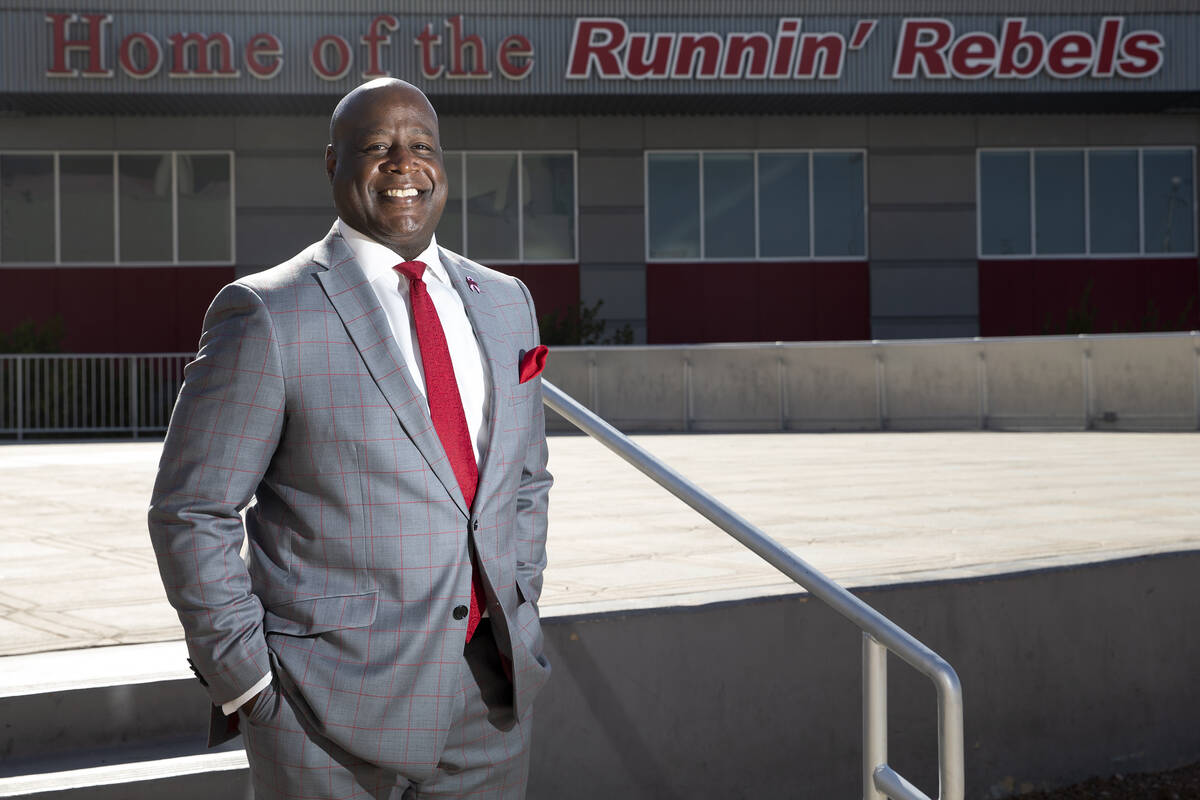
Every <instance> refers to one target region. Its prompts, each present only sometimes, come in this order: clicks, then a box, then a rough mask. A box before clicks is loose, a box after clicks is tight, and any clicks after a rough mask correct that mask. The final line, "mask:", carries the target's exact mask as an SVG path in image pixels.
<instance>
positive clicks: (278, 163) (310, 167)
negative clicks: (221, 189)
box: [237, 153, 332, 239]
mask: <svg viewBox="0 0 1200 800" xmlns="http://www.w3.org/2000/svg"><path fill="white" fill-rule="evenodd" d="M237 176H238V194H237V203H238V209H239V210H244V209H247V208H261V209H291V208H302V209H308V210H311V209H313V208H325V207H329V208H331V209H332V200H331V199H330V197H331V195H330V190H329V178H328V177H327V176H326V175H325V162H324V161H323V160H322V159H321V158H320V154H319V153H313V154H312V155H310V156H271V155H253V156H242V157H241V158H239V159H238V162H237ZM268 213H269V212H268ZM312 233H313V238H314V239H315V238H317V235H318V234H319V233H320V229H319V228H318V229H315V230H313V232H312Z"/></svg>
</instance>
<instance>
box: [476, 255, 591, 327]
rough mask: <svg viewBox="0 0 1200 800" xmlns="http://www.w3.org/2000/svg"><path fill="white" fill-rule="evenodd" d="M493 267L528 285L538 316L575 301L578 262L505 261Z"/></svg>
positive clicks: (555, 310) (577, 297)
mask: <svg viewBox="0 0 1200 800" xmlns="http://www.w3.org/2000/svg"><path fill="white" fill-rule="evenodd" d="M493 269H496V270H499V271H500V272H503V273H505V274H507V275H512V276H513V277H514V278H517V279H519V280H520V281H521V282H522V283H524V284H525V285H526V286H528V287H529V293H530V294H531V295H533V303H534V305H535V306H536V307H537V313H538V316H539V317H540V316H545V315H546V314H549V313H551V312H554V313H560V312H563V311H565V310H566V309H567V308H569V307H571V306H573V305H575V304H577V303H578V302H579V265H578V264H505V265H503V266H499V267H494V268H493Z"/></svg>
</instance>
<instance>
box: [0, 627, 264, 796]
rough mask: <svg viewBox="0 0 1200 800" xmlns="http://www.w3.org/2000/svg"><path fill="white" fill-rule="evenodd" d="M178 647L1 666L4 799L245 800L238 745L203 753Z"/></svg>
mask: <svg viewBox="0 0 1200 800" xmlns="http://www.w3.org/2000/svg"><path fill="white" fill-rule="evenodd" d="M186 655H187V652H186V649H185V648H184V645H183V643H182V642H162V643H155V644H142V645H126V646H118V647H102V648H91V649H87V650H71V651H58V652H50V653H37V654H31V655H18V656H6V657H4V658H0V726H2V727H0V797H19V798H30V799H32V798H46V799H47V800H50V798H53V800H75V799H76V798H88V800H110V799H111V800H117V799H118V798H120V800H129V799H130V798H163V797H169V798H171V800H193V798H194V799H195V800H201V799H202V798H204V799H207V798H212V797H220V798H247V800H248V799H249V798H250V797H251V796H252V793H251V791H250V788H249V779H248V771H247V768H246V755H245V752H244V751H243V750H242V749H241V740H240V739H235V740H233V741H231V742H228V743H227V744H226V746H224V747H222V748H218V749H214V750H208V749H207V748H206V747H205V741H204V734H205V726H206V721H207V719H208V713H209V712H208V697H207V695H206V694H205V693H204V691H203V690H202V689H201V688H200V686H199V684H198V683H197V682H196V680H195V678H193V677H192V675H191V673H190V672H189V671H188V669H187V665H186V662H185V660H184V659H185V657H186Z"/></svg>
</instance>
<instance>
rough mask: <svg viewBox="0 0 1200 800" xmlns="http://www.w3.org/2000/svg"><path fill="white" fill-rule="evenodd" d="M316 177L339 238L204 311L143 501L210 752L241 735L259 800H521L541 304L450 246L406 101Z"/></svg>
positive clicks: (385, 109) (544, 478) (368, 93)
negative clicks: (331, 206)
mask: <svg viewBox="0 0 1200 800" xmlns="http://www.w3.org/2000/svg"><path fill="white" fill-rule="evenodd" d="M325 169H326V172H327V173H328V175H329V179H330V182H331V185H332V188H333V198H334V203H335V205H336V206H337V210H338V216H339V218H338V220H337V222H336V223H335V224H334V226H333V229H332V230H331V231H330V232H329V234H328V235H327V236H326V237H325V238H324V239H323V240H322V241H320V242H318V243H316V244H314V245H312V246H311V247H309V248H308V249H307V250H305V251H304V252H302V253H300V254H299V255H297V256H296V257H295V258H293V259H291V260H290V261H287V262H285V263H283V264H280V265H279V266H277V267H274V268H272V269H269V270H266V271H265V272H260V273H258V274H256V275H251V276H248V277H245V278H242V279H240V280H238V281H235V282H234V283H232V284H230V285H229V286H226V287H225V288H224V289H222V290H221V292H220V293H219V294H218V295H217V297H216V299H215V300H214V301H213V303H212V306H211V307H210V308H209V310H208V313H207V315H206V317H205V321H204V333H203V336H202V337H201V341H200V352H199V355H198V356H197V358H196V360H195V361H193V362H192V363H191V364H190V365H189V366H188V368H187V372H186V380H185V382H184V386H183V388H182V390H181V392H180V396H179V400H178V403H177V405H176V407H175V411H174V413H173V414H172V417H171V425H170V428H169V430H168V432H167V438H166V442H165V444H164V447H163V455H162V460H161V462H160V464H159V472H158V479H157V481H156V483H155V487H154V497H153V500H152V502H151V508H150V515H149V520H150V533H151V538H152V540H153V543H154V548H155V552H156V554H157V556H158V562H159V568H160V571H161V573H162V577H163V583H164V586H165V587H166V591H167V596H168V597H169V599H170V600H171V602H172V604H173V605H174V606H175V608H176V609H177V610H178V612H179V617H180V620H181V621H182V623H183V627H184V631H185V633H186V636H187V644H188V650H189V653H190V656H191V658H190V659H189V660H190V661H191V663H192V666H193V670H194V671H195V672H196V674H197V676H198V677H199V678H200V680H201V682H202V683H203V684H204V685H205V686H206V687H207V689H208V692H209V694H210V696H211V698H212V701H213V703H214V710H213V726H212V730H211V731H210V744H211V743H216V742H218V741H221V740H223V738H228V737H229V736H231V735H233V733H232V732H230V728H235V725H236V724H237V723H240V729H241V732H242V734H243V736H244V738H245V740H246V751H247V756H248V758H249V760H250V771H251V775H252V778H253V782H254V787H255V793H256V796H257V797H258V798H260V800H261V799H262V798H292V797H296V798H298V797H303V798H348V797H370V798H389V797H391V798H400V797H403V798H406V800H408V799H409V798H426V797H430V798H432V797H467V796H470V797H472V798H492V797H495V798H520V797H523V796H524V793H525V783H526V775H527V772H528V759H529V733H530V723H531V719H532V717H531V708H532V702H533V699H534V697H535V695H536V694H537V692H538V690H539V689H540V688H541V686H542V685H543V684H544V683H545V681H546V678H547V676H548V674H549V665H548V664H547V662H546V659H545V657H544V655H543V653H542V634H541V628H540V624H539V621H538V616H537V610H536V603H537V600H538V596H539V595H540V593H541V585H542V569H543V568H544V566H545V561H546V559H545V537H546V502H547V493H548V491H549V489H550V484H551V478H550V475H549V473H548V472H547V471H546V442H545V429H544V424H543V417H542V394H541V384H540V380H538V379H537V378H536V374H537V373H538V372H540V368H541V364H542V360H543V359H544V357H545V348H543V347H541V346H540V345H539V344H538V331H537V323H536V316H535V315H534V309H533V302H532V300H531V299H530V296H529V293H528V291H527V290H526V288H525V287H524V286H523V285H522V284H521V283H520V282H519V281H517V280H515V279H514V278H511V277H508V276H506V275H502V274H500V273H498V272H494V271H492V270H489V269H487V268H485V267H482V266H480V265H478V264H475V263H472V262H470V261H468V260H466V259H464V258H462V257H460V256H457V255H455V254H454V253H451V252H449V251H447V250H444V249H440V248H438V246H437V243H436V241H435V239H434V229H435V228H436V227H437V224H438V220H439V219H440V218H441V215H442V209H443V207H444V206H445V203H446V197H447V193H448V187H447V182H446V173H445V168H444V166H443V164H442V151H441V144H440V142H439V139H438V122H437V116H436V114H435V113H434V110H433V108H432V106H430V104H429V101H428V99H426V97H425V95H424V94H422V93H421V92H420V91H419V90H418V89H417V88H416V87H414V86H412V85H410V84H407V83H404V82H402V81H397V80H393V79H383V80H378V81H372V82H371V83H367V84H364V85H363V86H360V87H359V88H357V89H355V90H354V91H352V92H350V93H349V94H348V95H346V97H344V98H343V99H342V101H341V102H340V103H339V104H338V106H337V109H336V110H335V111H334V114H333V118H332V120H331V123H330V144H329V145H328V147H327V148H326V151H325ZM252 501H253V502H252ZM247 506H248V507H247ZM243 509H245V522H244V525H243V520H242V517H241V515H240V514H239V512H240V511H242V510H243ZM243 538H245V539H246V541H247V545H248V559H247V560H248V567H247V562H244V561H243V559H242V558H241V557H240V556H239V548H240V547H241V545H242V542H243Z"/></svg>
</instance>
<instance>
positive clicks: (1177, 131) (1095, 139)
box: [1086, 108, 1200, 147]
mask: <svg viewBox="0 0 1200 800" xmlns="http://www.w3.org/2000/svg"><path fill="white" fill-rule="evenodd" d="M1195 110H1196V109H1194V108H1193V109H1192V111H1193V112H1194V111H1195ZM1087 121H1088V137H1087V140H1086V144H1091V145H1119V146H1122V147H1128V146H1131V145H1139V144H1144V145H1156V144H1190V143H1196V142H1197V141H1198V140H1200V114H1197V113H1189V114H1179V115H1172V116H1164V115H1150V114H1139V115H1129V116H1125V115H1105V116H1095V115H1093V116H1088V117H1087Z"/></svg>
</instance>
